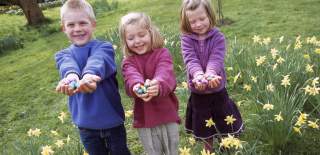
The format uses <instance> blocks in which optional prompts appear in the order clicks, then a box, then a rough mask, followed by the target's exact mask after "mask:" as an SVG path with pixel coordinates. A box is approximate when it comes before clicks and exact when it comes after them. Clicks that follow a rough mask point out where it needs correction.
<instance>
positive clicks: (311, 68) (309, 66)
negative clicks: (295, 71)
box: [306, 64, 313, 73]
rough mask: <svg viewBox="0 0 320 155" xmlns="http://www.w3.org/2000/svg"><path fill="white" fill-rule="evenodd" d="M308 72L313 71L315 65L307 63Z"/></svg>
mask: <svg viewBox="0 0 320 155" xmlns="http://www.w3.org/2000/svg"><path fill="white" fill-rule="evenodd" d="M306 72H309V73H313V65H310V64H307V65H306Z"/></svg>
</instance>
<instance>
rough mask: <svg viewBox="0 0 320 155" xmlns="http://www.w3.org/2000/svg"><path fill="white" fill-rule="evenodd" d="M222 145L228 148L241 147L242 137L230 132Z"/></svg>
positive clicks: (222, 140) (223, 139)
mask: <svg viewBox="0 0 320 155" xmlns="http://www.w3.org/2000/svg"><path fill="white" fill-rule="evenodd" d="M220 147H223V148H226V149H231V148H234V149H239V148H242V142H241V141H240V139H238V138H235V137H234V136H232V135H230V134H228V137H225V138H222V139H221V143H220Z"/></svg>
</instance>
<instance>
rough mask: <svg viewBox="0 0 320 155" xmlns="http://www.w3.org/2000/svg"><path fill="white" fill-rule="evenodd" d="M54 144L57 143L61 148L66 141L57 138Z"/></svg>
mask: <svg viewBox="0 0 320 155" xmlns="http://www.w3.org/2000/svg"><path fill="white" fill-rule="evenodd" d="M54 144H56V145H57V147H58V148H61V147H62V146H63V145H64V142H63V140H57V141H56V143H54Z"/></svg>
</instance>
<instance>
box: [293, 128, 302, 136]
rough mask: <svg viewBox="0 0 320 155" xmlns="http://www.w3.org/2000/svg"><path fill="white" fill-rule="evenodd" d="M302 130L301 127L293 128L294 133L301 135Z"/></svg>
mask: <svg viewBox="0 0 320 155" xmlns="http://www.w3.org/2000/svg"><path fill="white" fill-rule="evenodd" d="M300 129H301V127H293V131H294V132H296V133H299V134H300V135H301V134H302V133H301V130H300Z"/></svg>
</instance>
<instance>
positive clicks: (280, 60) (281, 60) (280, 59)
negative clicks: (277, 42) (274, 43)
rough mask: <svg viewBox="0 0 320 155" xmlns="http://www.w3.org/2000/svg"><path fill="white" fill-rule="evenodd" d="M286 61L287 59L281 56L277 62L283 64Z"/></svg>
mask: <svg viewBox="0 0 320 155" xmlns="http://www.w3.org/2000/svg"><path fill="white" fill-rule="evenodd" d="M284 61H285V60H284V59H283V58H282V57H279V58H278V59H277V63H278V64H282V63H283V62H284Z"/></svg>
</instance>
